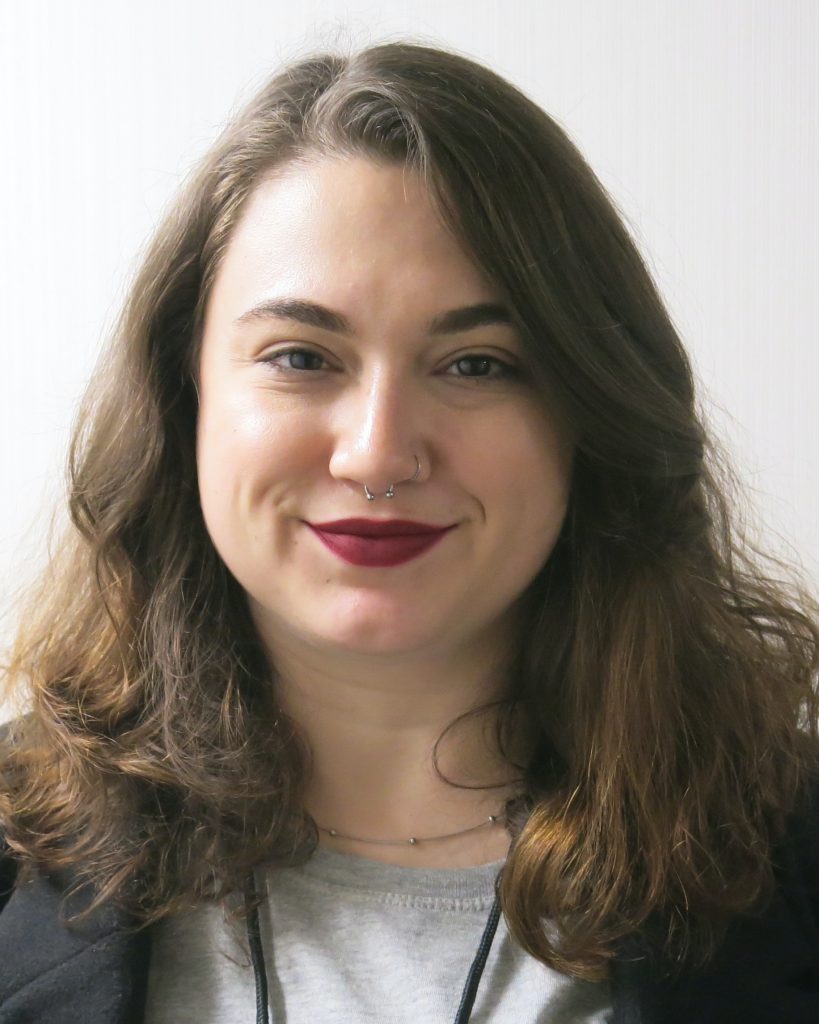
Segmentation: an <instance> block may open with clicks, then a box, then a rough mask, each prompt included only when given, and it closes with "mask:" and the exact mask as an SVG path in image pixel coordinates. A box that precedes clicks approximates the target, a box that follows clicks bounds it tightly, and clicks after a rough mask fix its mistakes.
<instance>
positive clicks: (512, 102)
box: [0, 43, 819, 1024]
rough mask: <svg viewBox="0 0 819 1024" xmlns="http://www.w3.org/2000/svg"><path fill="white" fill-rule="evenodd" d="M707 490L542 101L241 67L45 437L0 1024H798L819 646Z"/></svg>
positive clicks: (441, 77)
mask: <svg viewBox="0 0 819 1024" xmlns="http://www.w3.org/2000/svg"><path fill="white" fill-rule="evenodd" d="M717 466H718V463H717V461H716V458H715V456H714V455H713V452H712V448H711V446H710V444H709V442H708V440H707V438H706V434H705V431H704V428H703V425H702V422H701V420H700V417H699V415H698V412H697V409H696V402H695V394H694V386H693V381H692V374H691V369H690V366H689V362H688V360H687V358H686V355H685V352H684V349H683V347H682V345H681V343H680V341H679V339H678V337H677V335H676V334H675V331H674V329H673V327H672V325H671V322H670V320H669V317H668V315H667V313H666V312H665V310H664V308H663V305H662V302H661V300H660V298H659V296H658V295H657V293H656V291H655V288H654V286H653V284H652V282H651V279H650V277H649V275H648V273H647V271H646V269H645V267H644V265H643V264H642V262H641V259H640V257H639V255H638V253H637V251H636V249H635V246H634V244H633V243H632V241H631V240H630V238H629V236H628V234H627V232H626V230H625V229H624V227H623V225H622V223H621V221H620V219H619V218H618V216H617V214H616V212H615V210H614V208H613V205H612V203H611V202H610V200H609V199H608V198H607V196H606V194H605V192H604V190H603V188H602V187H601V185H600V184H599V182H598V181H597V179H596V178H595V177H594V175H593V173H592V172H591V170H590V169H589V168H588V166H587V165H586V164H585V162H584V160H583V158H582V157H581V156H580V154H579V153H578V151H577V150H576V149H575V147H574V146H573V145H572V143H571V142H570V141H569V139H568V138H567V136H566V135H565V133H564V132H563V131H562V130H561V129H560V128H559V127H558V126H557V125H556V124H555V123H554V122H553V121H552V120H551V119H550V118H549V117H548V116H547V115H546V114H545V113H544V112H543V111H542V110H540V109H539V108H538V107H537V106H535V105H534V104H533V103H532V102H531V101H529V100H528V99H526V98H525V97H524V96H523V95H522V94H521V93H520V92H518V91H517V90H516V89H515V88H513V87H512V86H511V85H510V84H509V83H507V82H505V81H504V80H502V79H501V78H499V77H498V76H497V75H495V74H493V73H492V72H491V71H489V70H487V69H485V68H483V67H480V66H479V65H477V64H474V63H472V62H471V61H469V60H466V59H464V58H463V57H461V56H458V55H455V54H452V53H446V52H442V51H439V50H435V49H433V48H427V47H422V46H415V45H410V44H403V43H394V44H388V45H381V46H375V47H371V48H369V49H365V50H363V51H361V52H359V53H357V54H355V55H353V56H349V57H342V56H336V55H321V56H317V57H315V58H310V59H305V60H302V61H299V62H297V63H294V64H293V65H292V66H289V67H287V68H285V69H284V70H283V71H282V72H281V73H279V74H277V75H276V76H275V77H274V78H273V79H272V80H271V81H270V82H269V83H268V84H267V85H266V86H265V88H264V89H263V90H262V91H261V92H260V93H259V94H258V96H256V97H255V98H254V99H253V101H252V102H251V103H250V104H249V105H248V107H247V108H246V110H244V111H243V112H242V113H241V114H240V116H239V117H238V118H237V119H236V120H235V122H234V123H233V124H232V125H231V126H230V127H229V128H228V129H227V131H226V132H225V134H224V135H223V137H222V138H221V139H220V140H219V141H218V143H217V144H216V145H215V147H214V148H213V150H212V152H211V153H210V154H209V155H208V156H207V158H206V159H205V161H204V162H203V164H202V165H201V167H200V168H199V169H198V170H197V171H196V173H195V175H194V176H193V178H192V179H191V180H190V182H189V183H188V184H187V187H186V189H185V191H184V193H183V195H182V196H181V198H180V200H179V202H178V203H177V205H175V206H174V208H173V209H172V210H171V211H170V213H169V214H168V216H167V218H166V220H165V222H164V224H163V225H162V227H161V228H160V230H159V231H158V233H157V235H156V237H155V239H154V241H153V243H152V245H151V247H150V249H149V251H148V252H147V255H146V257H145V260H144V263H143V265H142V267H141V270H140V271H139V273H138V275H137V277H136V280H135V282H134V285H133V288H132V289H131V292H130V296H129V299H128V301H127V304H126V307H125V310H124V312H123V315H122V318H121V321H120V324H119V327H118V330H117V332H116V337H115V339H114V342H113V344H112V345H111V347H110V349H109V351H108V354H107V357H106V359H105V360H104V362H103V364H102V365H101V366H100V368H99V370H98V373H97V376H96V379H95V381H94V383H93V385H92V388H91V390H90V392H89V395H88V397H87V399H86V401H85V403H84V405H83V407H82V410H81V415H80V419H79V422H78V424H77V427H76V432H75V436H74V439H73V443H72V448H71V455H70V467H69V469H70V509H71V518H72V528H71V530H70V532H69V533H68V535H67V536H66V537H65V538H64V539H63V540H62V541H61V543H60V545H59V548H58V553H57V555H56V556H55V559H54V561H53V563H52V566H51V569H50V572H49V574H47V576H46V577H45V578H44V580H43V584H42V587H41V589H40V590H39V591H38V593H37V594H36V595H34V596H33V597H32V603H31V607H30V608H29V609H28V611H27V613H26V615H25V616H24V617H23V619H22V621H23V628H22V629H21V633H20V636H19V637H18V641H17V644H16V647H15V649H14V651H13V657H12V662H11V665H10V669H9V673H8V675H9V679H10V680H11V679H14V680H25V681H26V683H27V685H28V686H29V687H30V689H31V694H32V699H31V710H30V713H29V714H28V715H27V716H25V717H23V718H21V719H19V720H18V721H17V722H15V723H14V724H13V726H12V728H11V729H10V731H9V735H8V736H7V738H6V741H5V745H4V750H3V761H2V770H3V777H4V785H3V805H2V820H3V823H4V831H5V841H6V844H7V855H6V859H5V861H4V862H3V863H4V868H3V870H4V877H5V879H6V881H5V891H6V900H7V902H6V905H5V909H4V911H3V913H2V915H0V949H2V956H3V963H4V968H3V969H2V975H3V992H2V1000H3V1001H2V1002H0V1020H2V1021H23V1020H25V1021H29V1020H35V1019H36V1020H45V1019H48V1020H49V1021H60V1022H62V1021H78V1020H94V1021H106V1022H108V1021H111V1022H113V1021H117V1022H121V1021H143V1020H144V1021H149V1022H151V1024H158V1022H165V1021H177V1022H178V1021H186V1020H191V1021H194V1020H195V1021H197V1022H205V1021H208V1022H222V1021H238V1020H250V1019H252V1016H253V1014H254V1013H255V1014H256V1020H257V1021H265V1020H268V1019H270V1020H274V1021H282V1020H285V1019H286V1020H287V1021H288V1022H289V1024H293V1022H301V1021H307V1020H311V1021H313V1020H322V1021H334V1020H338V1021H350V1020H362V1021H363V1020H385V1019H389V1020H395V1021H418V1020H423V1021H427V1020H429V1021H442V1020H447V1019H455V1020H456V1021H467V1020H472V1021H478V1020H481V1021H486V1020H493V1021H510V1022H511V1021H514V1022H516V1024H517V1022H523V1021H546V1020H549V1021H553V1020H555V1021H556V1020H559V1021H584V1022H587V1021H595V1022H597V1021H603V1020H607V1021H609V1020H610V1021H615V1022H626V1021H629V1022H632V1021H642V1022H649V1021H663V1022H673V1021H696V1022H698V1024H699V1022H703V1021H728V1020H742V1021H744V1022H747V1021H777V1022H781V1021H786V1020H787V1021H802V1020H804V1021H807V1020H811V1021H813V1020H815V1019H817V1013H819V938H818V937H817V919H819V835H817V825H816V811H815V799H816V798H815V792H816V790H815V783H814V780H815V777H816V772H817V749H818V747H817V703H816V691H815V685H816V670H817V664H819V653H818V652H819V630H818V629H817V624H816V608H815V605H814V604H813V603H812V602H811V599H810V598H809V597H808V596H807V595H806V594H805V593H803V592H801V591H800V590H799V589H797V588H795V587H792V588H788V587H785V585H783V584H776V583H774V582H773V581H771V580H769V579H767V578H766V577H765V575H764V572H763V570H762V569H761V568H760V567H759V563H758V562H755V561H754V560H753V559H752V558H751V556H750V554H749V553H748V551H747V550H746V549H745V547H743V545H742V544H741V542H740V540H739V539H737V537H736V535H735V533H734V532H733V530H732V526H731V517H730V503H729V500H728V497H727V491H726V486H725V485H723V484H720V483H719V482H718V476H717V473H716V469H717ZM66 920H67V921H68V922H70V926H69V925H66V924H65V923H63V922H64V921H66ZM268 1014H269V1016H268Z"/></svg>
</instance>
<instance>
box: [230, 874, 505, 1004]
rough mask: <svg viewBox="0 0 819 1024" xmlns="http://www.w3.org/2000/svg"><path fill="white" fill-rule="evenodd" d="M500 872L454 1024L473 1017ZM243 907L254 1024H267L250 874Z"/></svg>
mask: <svg viewBox="0 0 819 1024" xmlns="http://www.w3.org/2000/svg"><path fill="white" fill-rule="evenodd" d="M502 871H503V869H501V872H499V873H498V876H497V878H496V879H495V899H494V901H493V903H492V907H491V908H490V910H489V917H488V918H487V921H486V926H485V928H484V930H483V935H482V936H481V941H480V942H479V943H478V950H477V952H476V953H475V958H474V959H473V961H472V966H471V967H470V968H469V974H468V975H467V977H466V984H465V985H464V990H463V994H462V996H461V1003H460V1006H459V1007H458V1012H457V1013H456V1014H455V1021H454V1024H468V1022H469V1018H470V1016H471V1015H472V1007H473V1006H474V1004H475V996H476V995H477V993H478V985H479V984H480V981H481V976H482V975H483V969H484V967H485V966H486V959H487V957H488V956H489V950H490V949H491V948H492V940H493V939H494V938H495V931H496V930H497V927H498V921H499V920H500V903H499V902H498V884H499V882H500V876H501V873H502ZM245 906H246V908H247V939H248V942H249V943H250V960H251V963H252V964H253V974H254V976H255V978H256V1024H270V1018H269V1016H268V1012H267V970H266V969H265V964H264V952H263V950H262V933H261V929H260V928H259V907H258V901H257V899H256V880H255V878H254V877H253V872H251V873H250V874H249V875H248V877H247V885H246V888H245Z"/></svg>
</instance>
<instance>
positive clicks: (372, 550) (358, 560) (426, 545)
mask: <svg viewBox="0 0 819 1024" xmlns="http://www.w3.org/2000/svg"><path fill="white" fill-rule="evenodd" d="M307 525H308V526H309V527H310V529H311V530H312V531H313V533H315V535H316V536H317V537H318V538H319V540H320V541H321V542H322V543H323V544H324V545H325V547H327V548H329V550H330V551H332V552H333V554H335V555H336V556H338V557H339V558H341V559H342V560H343V561H345V562H348V563H349V564H351V565H360V566H369V567H371V568H386V567H389V566H393V565H401V564H402V563H404V562H409V561H411V560H412V559H414V558H418V557H419V556H420V555H422V554H424V553H425V552H426V551H429V550H430V548H432V547H434V546H435V545H436V544H438V543H439V541H441V540H443V538H444V537H445V536H446V534H447V533H449V532H450V530H452V529H454V527H451V526H449V527H446V528H445V529H442V530H436V531H435V532H433V533H430V532H424V533H415V534H392V535H387V536H381V537H373V536H363V535H361V534H356V533H336V532H333V533H330V532H329V531H327V530H322V529H319V528H318V527H316V526H313V525H312V524H311V523H308V524H307Z"/></svg>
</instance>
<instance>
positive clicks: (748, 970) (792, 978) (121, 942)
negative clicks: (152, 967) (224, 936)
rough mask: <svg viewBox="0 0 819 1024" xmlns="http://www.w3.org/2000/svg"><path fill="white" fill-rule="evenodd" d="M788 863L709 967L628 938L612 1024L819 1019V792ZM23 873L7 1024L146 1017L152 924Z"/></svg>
mask: <svg viewBox="0 0 819 1024" xmlns="http://www.w3.org/2000/svg"><path fill="white" fill-rule="evenodd" d="M776 869H777V877H778V881H779V888H778V891H777V894H776V897H775V899H774V900H773V902H772V903H771V904H770V906H769V907H768V908H767V910H766V911H765V913H764V914H761V915H757V916H754V917H742V918H738V919H737V920H736V921H735V922H734V924H733V925H732V927H731V929H730V931H729V933H728V936H727V938H726V940H725V942H724V943H723V945H722V947H721V950H720V952H719V954H718V955H717V957H716V959H715V960H714V961H713V962H712V964H711V966H710V967H709V969H708V970H707V971H698V972H693V973H689V974H688V975H686V976H683V977H681V978H678V979H677V980H676V981H672V980H669V978H668V977H667V976H666V973H665V972H664V971H663V969H662V967H661V965H660V964H659V962H658V959H657V957H656V955H655V953H654V952H653V951H652V947H651V944H650V943H649V942H648V941H647V940H645V939H644V938H639V937H638V938H635V939H632V940H630V941H628V942H625V943H623V944H622V945H621V947H620V948H619V951H618V955H617V958H616V960H615V962H614V964H613V968H612V982H611V983H612V999H613V1010H612V1015H611V1018H610V1020H611V1024H683V1022H684V1024H733V1022H736V1024H819V788H817V789H815V790H814V793H813V798H812V799H811V800H810V803H809V804H807V805H806V807H805V808H804V809H803V811H802V812H801V813H800V814H799V815H796V816H794V818H793V819H792V821H791V826H790V830H789V833H788V838H787V841H786V842H784V843H783V844H782V846H781V847H780V848H779V850H778V855H777V858H776ZM15 875H16V870H15V863H14V861H13V859H12V858H11V857H9V856H8V852H7V851H6V852H5V854H3V855H1V856H0V889H1V890H2V896H0V903H2V913H0V1024H35V1022H37V1024H45V1022H48V1024H80V1022H82V1024H138V1022H141V1021H142V1020H143V1016H144V1005H145V993H146V985H147V978H148V965H149V959H150V943H151V931H150V929H144V930H143V931H141V932H138V933H133V932H126V931H124V930H123V929H122V920H121V918H120V917H119V915H118V913H117V912H116V911H115V910H113V909H111V908H107V909H104V910H103V911H101V912H100V913H99V914H98V915H97V916H96V918H95V919H94V921H93V923H92V924H90V925H88V926H86V927H85V928H83V929H82V930H81V931H79V932H75V931H68V930H67V929H66V928H64V927H63V926H62V925H60V924H59V923H58V920H57V915H58V908H59V903H60V898H61V893H62V887H63V884H64V883H65V881H66V879H64V878H63V879H59V878H50V879H49V878H38V879H37V880H35V881H33V882H30V883H27V884H25V885H19V886H16V885H15ZM69 909H72V908H71V907H69ZM203 1024H204V1022H203ZM237 1024H241V1022H237ZM248 1024H252V1022H248ZM502 1024H507V1022H502ZM508 1024H526V1022H525V1021H515V1022H508Z"/></svg>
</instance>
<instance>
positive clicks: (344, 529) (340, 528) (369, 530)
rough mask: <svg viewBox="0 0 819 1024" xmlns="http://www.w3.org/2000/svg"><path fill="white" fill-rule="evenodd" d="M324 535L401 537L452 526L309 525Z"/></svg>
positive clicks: (387, 522) (399, 522)
mask: <svg viewBox="0 0 819 1024" xmlns="http://www.w3.org/2000/svg"><path fill="white" fill-rule="evenodd" d="M308 525H309V526H313V527H315V529H317V530H321V531H322V532H323V533H352V534H357V535H359V536H361V537H401V536H406V535H407V534H413V533H440V532H441V531H442V530H448V529H449V527H450V525H452V524H446V525H444V526H436V525H435V524H434V523H419V522H416V521H414V520H412V519H334V520H333V521H332V522H327V523H308Z"/></svg>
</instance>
